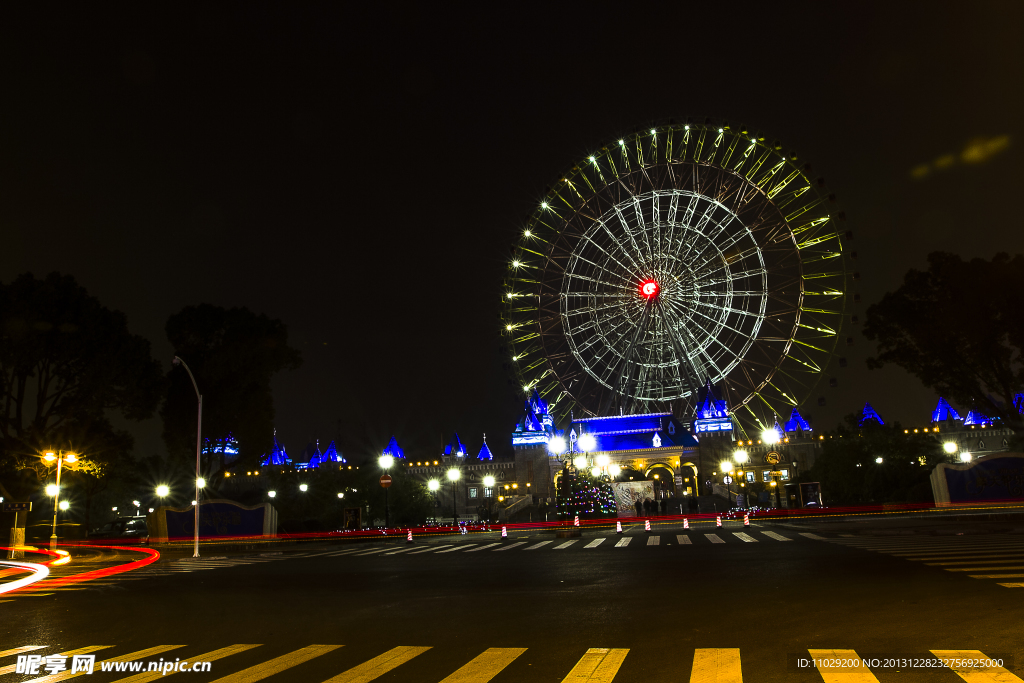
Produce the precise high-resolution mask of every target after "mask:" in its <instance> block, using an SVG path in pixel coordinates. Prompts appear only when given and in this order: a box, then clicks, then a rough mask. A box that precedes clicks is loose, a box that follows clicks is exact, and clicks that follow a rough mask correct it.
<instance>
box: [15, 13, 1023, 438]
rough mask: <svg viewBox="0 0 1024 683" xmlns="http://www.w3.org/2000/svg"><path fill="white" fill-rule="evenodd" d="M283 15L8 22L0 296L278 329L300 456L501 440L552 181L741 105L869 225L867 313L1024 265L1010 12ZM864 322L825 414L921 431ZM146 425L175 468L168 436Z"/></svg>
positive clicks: (921, 402) (161, 350)
mask: <svg viewBox="0 0 1024 683" xmlns="http://www.w3.org/2000/svg"><path fill="white" fill-rule="evenodd" d="M297 4H298V3H274V4H271V3H256V2H247V3H237V4H236V3H232V4H228V3H217V4H213V3H206V4H204V6H202V7H201V8H200V7H197V8H194V9H182V5H178V4H174V5H167V6H166V9H167V10H168V11H167V12H166V13H163V14H143V13H135V12H137V11H139V10H138V8H136V7H133V6H131V5H129V4H123V5H117V6H115V5H112V4H101V5H90V6H89V7H87V8H80V9H84V10H86V11H82V13H76V14H70V13H67V12H68V11H69V10H70V6H69V5H64V6H48V7H46V8H45V11H41V12H39V13H38V14H35V15H22V16H21V17H14V16H13V15H10V14H9V13H8V15H7V18H6V20H5V21H4V22H3V27H2V28H0V37H2V40H0V87H2V100H0V101H2V103H3V104H2V107H0V235H2V241H0V278H2V279H3V281H5V282H6V281H10V280H11V279H12V278H13V277H14V276H15V275H17V274H19V273H22V272H25V271H31V272H33V273H35V274H36V275H37V276H42V275H44V274H45V273H47V272H50V271H53V270H56V271H60V272H64V273H69V274H72V275H74V276H75V277H76V278H77V280H78V282H79V283H80V284H82V285H83V286H85V287H86V288H87V289H88V290H89V292H90V293H92V294H93V295H95V296H97V297H98V298H99V299H100V300H101V301H102V302H103V303H104V304H105V305H106V306H108V307H111V308H114V309H118V310H121V311H124V312H125V313H126V314H127V316H128V319H129V325H130V328H131V329H132V331H133V332H136V333H138V334H141V335H143V336H145V337H146V338H148V339H150V340H151V342H152V344H153V351H154V355H155V356H156V357H157V358H160V359H161V360H163V361H165V365H166V367H167V368H170V360H171V355H172V349H171V347H170V345H169V343H168V342H167V340H166V338H165V335H164V323H165V321H166V319H167V317H168V316H169V315H171V314H172V313H175V312H177V311H178V310H180V309H181V308H182V307H183V306H186V305H190V304H198V303H202V302H207V303H211V304H215V305H219V306H226V307H232V306H246V307H248V308H250V309H252V310H253V311H256V312H258V313H266V314H267V315H269V316H271V317H275V318H280V319H281V320H283V321H284V322H285V323H286V324H287V325H288V327H289V330H290V339H291V342H292V344H293V345H294V346H295V347H297V348H298V349H300V350H301V352H302V354H303V357H304V360H305V362H304V364H303V366H302V368H301V369H299V370H298V371H295V372H290V373H283V374H281V375H279V376H278V378H277V379H276V381H275V385H274V386H275V403H276V409H277V420H276V424H277V429H278V434H279V436H280V438H281V440H282V441H283V442H284V443H285V444H286V445H287V447H288V449H289V451H290V452H291V454H292V455H293V456H294V455H297V454H298V452H299V451H300V450H301V448H302V447H303V446H304V445H305V444H306V443H307V441H308V440H310V439H311V438H319V439H320V441H321V445H326V442H327V441H329V440H330V439H334V438H337V439H338V440H339V446H340V448H341V450H342V451H343V452H344V453H345V454H346V455H347V456H356V457H359V456H366V455H369V454H372V453H375V452H379V450H380V449H381V448H382V447H383V446H384V445H385V444H386V443H387V440H388V438H389V436H390V435H391V434H392V433H394V434H396V435H397V437H398V439H399V442H400V443H402V444H403V446H405V448H406V451H407V452H411V453H412V455H413V456H414V457H416V456H417V455H418V454H422V456H423V457H427V456H428V455H435V454H436V452H437V449H439V448H440V447H441V445H442V444H443V443H444V441H443V440H442V439H443V438H444V436H445V435H448V436H450V433H451V432H452V431H453V430H458V431H459V433H460V435H461V436H462V437H463V440H464V441H465V442H466V443H467V444H468V445H469V446H470V448H471V450H472V451H473V452H474V453H475V451H476V449H477V448H479V445H480V440H481V434H482V433H483V432H486V433H487V434H488V441H489V444H490V445H491V446H492V448H495V450H496V451H499V450H505V449H507V448H508V446H507V444H508V441H509V433H510V431H511V430H512V428H513V427H514V424H515V420H516V417H517V414H518V411H519V410H520V409H521V406H522V401H521V397H520V396H519V394H517V393H516V392H515V391H514V388H513V387H512V386H510V385H509V383H508V381H507V380H508V376H507V375H506V374H505V372H504V371H503V370H502V368H501V363H502V361H503V359H502V357H501V356H499V354H498V350H497V349H498V346H499V344H500V343H501V338H500V325H499V320H498V312H499V310H500V307H499V304H500V283H501V278H502V276H503V274H504V273H505V268H506V265H507V261H508V255H509V250H510V247H511V245H512V243H513V241H514V239H515V236H516V235H517V233H518V231H519V230H520V229H521V225H522V219H523V216H524V215H525V214H526V213H527V211H529V210H530V209H532V208H533V207H534V206H535V205H536V203H537V202H539V200H540V197H541V196H542V194H543V193H544V188H545V186H547V185H548V184H549V183H550V182H552V181H553V180H554V179H555V178H556V177H557V176H558V174H559V172H560V171H561V170H563V169H564V168H565V167H567V166H570V165H571V164H572V163H573V162H574V161H575V160H577V159H579V158H582V157H583V156H585V155H586V153H588V151H589V150H590V149H591V148H592V147H594V146H597V145H599V144H602V143H604V142H606V141H607V140H609V139H612V138H615V137H616V136H617V135H618V134H619V133H621V132H628V131H631V130H632V129H633V128H634V127H635V126H643V125H645V124H649V123H651V122H653V121H665V120H667V119H668V118H670V117H675V118H677V119H678V118H684V117H686V116H694V117H703V116H712V117H719V118H724V119H725V120H727V121H728V122H730V123H731V124H734V125H738V124H746V125H748V126H752V127H753V128H755V129H760V130H762V131H764V132H765V133H766V135H767V136H769V137H772V138H778V139H780V140H781V141H782V142H783V144H784V146H785V147H786V148H787V149H793V150H795V151H796V152H798V153H799V155H800V156H801V157H802V158H803V159H804V160H806V161H808V162H809V163H811V164H812V166H813V169H814V173H815V174H816V175H823V176H824V177H825V178H826V180H827V182H828V184H829V187H830V189H831V191H833V192H835V193H836V195H837V196H838V198H839V202H840V204H841V205H842V209H843V210H845V211H846V214H847V217H848V222H847V226H848V227H849V228H850V229H852V230H853V232H854V235H855V241H854V243H853V245H852V248H853V249H854V250H856V251H857V252H858V256H859V258H858V260H857V261H856V262H855V264H856V267H857V269H858V270H859V271H860V272H861V280H860V282H859V283H857V286H856V287H855V288H854V289H853V290H852V291H854V292H859V293H860V294H861V296H862V304H861V305H860V310H859V311H857V312H858V313H859V314H860V316H861V320H863V314H864V309H865V308H866V306H867V305H868V304H870V303H873V302H874V301H877V300H878V299H879V298H880V297H881V295H882V294H883V293H884V292H886V291H889V290H891V289H893V288H895V287H896V286H898V284H899V282H900V280H901V278H902V276H903V274H904V273H905V272H906V270H907V269H908V268H911V267H922V266H923V265H924V264H925V256H926V254H927V253H928V252H929V251H933V250H936V249H943V250H949V251H953V252H956V253H959V254H961V255H963V256H965V257H975V256H984V257H986V258H991V256H992V255H993V254H994V253H996V252H998V251H1009V252H1011V253H1017V252H1021V251H1024V219H1022V215H1024V211H1022V208H1021V205H1020V196H1021V188H1022V187H1024V170H1022V169H1024V163H1022V161H1024V159H1022V149H1024V145H1022V144H1021V142H1022V140H1024V131H1022V124H1024V42H1022V39H1021V35H1020V27H1021V26H1022V25H1024V5H1022V4H1021V3H1017V2H1005V3H994V2H972V3H956V4H951V3H943V4H942V5H940V4H938V3H914V4H913V6H911V3H882V4H878V5H875V6H873V7H871V6H869V5H867V4H864V3H857V4H855V5H854V4H847V5H845V7H844V9H843V10H841V11H837V10H835V9H828V8H829V7H831V5H829V4H821V3H799V4H789V5H785V4H783V3H771V4H770V5H767V6H770V8H771V9H770V12H768V13H765V14H763V15H759V14H756V13H751V12H749V11H746V10H745V9H744V8H743V6H742V5H739V4H735V3H731V4H730V3H726V4H721V3H663V4H650V5H640V4H637V3H620V4H602V3H579V4H569V3H546V4H541V5H526V4H511V5H509V4H502V5H498V6H495V5H487V4H485V3H477V4H466V5H461V6H457V5H453V4H443V3H422V4H420V5H398V4H393V3H387V4H385V3H367V6H369V5H371V4H372V5H373V9H367V8H366V7H363V8H361V9H358V10H356V9H354V8H355V7H356V4H355V3H330V4H327V5H323V6H316V5H311V4H305V3H304V4H302V5H301V6H300V7H296V5H297ZM761 6H765V5H764V4H762V5H761ZM494 7H500V9H492V8H494ZM787 7H788V9H786V8H787ZM940 7H945V8H946V9H940ZM80 9H79V8H76V9H75V12H78V11H80ZM964 286H970V284H969V283H965V284H964ZM981 294H983V293H979V295H981ZM949 324H950V325H969V324H971V312H970V311H963V312H962V314H961V315H960V316H958V317H952V318H951V319H950V321H949ZM852 334H853V335H854V336H855V338H856V343H855V345H854V346H853V347H849V348H848V347H846V346H845V344H842V345H841V346H840V349H841V351H842V353H843V354H844V355H846V356H847V357H848V358H849V359H850V363H849V367H847V368H846V369H844V370H841V371H838V373H839V374H837V375H836V376H837V377H838V379H839V388H837V389H829V388H828V386H827V383H823V384H819V387H818V388H817V389H816V390H815V392H814V395H813V396H810V397H808V398H809V399H810V404H811V405H810V406H809V407H808V408H807V409H806V411H807V412H809V413H811V414H812V415H813V419H814V424H815V426H816V427H818V428H819V429H820V428H830V427H832V426H834V425H835V424H836V422H837V420H838V419H839V418H840V417H841V416H842V415H843V414H845V413H848V412H851V411H853V410H856V409H858V408H859V407H860V406H862V405H863V403H864V401H865V400H868V401H870V402H871V403H872V404H873V405H874V406H875V407H876V408H877V410H878V411H879V413H881V415H882V416H883V417H884V418H886V419H896V420H900V421H902V422H904V423H905V424H909V425H911V426H913V425H916V424H921V423H923V422H924V421H925V420H927V416H928V414H929V411H930V410H931V408H932V407H933V406H934V403H935V400H936V397H935V396H934V395H932V394H931V392H929V391H928V390H926V389H925V388H924V387H922V386H921V385H920V384H919V383H918V382H917V381H916V380H915V379H913V378H911V377H909V376H908V375H907V374H906V373H904V372H903V371H901V370H898V369H886V370H883V371H871V372H869V371H867V370H866V369H865V366H864V358H866V357H867V356H868V355H869V354H870V352H871V350H872V349H871V347H870V345H869V343H868V342H867V341H866V340H865V339H864V338H863V337H862V336H861V335H860V331H859V329H858V328H856V327H854V328H852ZM844 336H845V334H844ZM186 360H187V359H186ZM197 379H198V381H199V382H200V384H201V383H202V378H197ZM818 395H825V396H827V400H828V405H827V407H825V408H819V407H818V406H817V404H816V400H815V399H816V397H817V396H818ZM130 428H131V429H132V431H133V433H134V434H135V435H136V437H137V444H136V446H137V451H138V452H139V453H143V454H150V453H153V452H161V451H163V450H164V446H163V443H162V441H161V439H160V423H159V420H158V419H153V420H150V421H149V422H147V423H144V424H141V425H131V427H130Z"/></svg>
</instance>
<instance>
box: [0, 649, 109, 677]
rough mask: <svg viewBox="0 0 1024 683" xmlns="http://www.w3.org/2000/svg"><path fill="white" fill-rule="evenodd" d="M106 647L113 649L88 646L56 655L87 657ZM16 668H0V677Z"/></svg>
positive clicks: (14, 665) (13, 666) (15, 665)
mask: <svg viewBox="0 0 1024 683" xmlns="http://www.w3.org/2000/svg"><path fill="white" fill-rule="evenodd" d="M108 647H114V646H113V645H90V646H89V647H80V648H78V649H76V650H67V651H65V652H58V653H57V654H58V655H59V656H61V657H74V656H75V655H87V654H89V653H90V652H96V651H97V650H105V649H107V648H108ZM17 668H18V665H17V664H11V665H10V666H4V667H0V676H3V675H4V674H9V673H13V672H14V671H16V670H17Z"/></svg>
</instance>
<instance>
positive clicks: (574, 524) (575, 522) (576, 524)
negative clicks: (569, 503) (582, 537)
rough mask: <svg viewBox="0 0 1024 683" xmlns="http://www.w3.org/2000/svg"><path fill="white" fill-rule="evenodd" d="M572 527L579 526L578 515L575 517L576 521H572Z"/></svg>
mask: <svg viewBox="0 0 1024 683" xmlns="http://www.w3.org/2000/svg"><path fill="white" fill-rule="evenodd" d="M572 525H573V526H579V525H580V516H579V515H576V519H575V520H574V521H573V523H572Z"/></svg>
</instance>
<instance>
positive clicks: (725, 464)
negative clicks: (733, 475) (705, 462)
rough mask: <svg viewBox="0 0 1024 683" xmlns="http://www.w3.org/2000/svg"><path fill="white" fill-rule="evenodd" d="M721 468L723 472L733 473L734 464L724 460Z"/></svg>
mask: <svg viewBox="0 0 1024 683" xmlns="http://www.w3.org/2000/svg"><path fill="white" fill-rule="evenodd" d="M719 467H720V468H721V470H722V471H723V472H731V471H732V463H731V462H729V461H728V460H723V461H722V462H721V463H719Z"/></svg>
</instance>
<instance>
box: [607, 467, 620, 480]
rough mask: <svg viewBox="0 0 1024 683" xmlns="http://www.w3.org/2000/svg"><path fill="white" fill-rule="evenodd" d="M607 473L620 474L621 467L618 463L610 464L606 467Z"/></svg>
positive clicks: (614, 475) (615, 475)
mask: <svg viewBox="0 0 1024 683" xmlns="http://www.w3.org/2000/svg"><path fill="white" fill-rule="evenodd" d="M608 473H609V474H611V475H612V476H613V477H617V476H619V475H620V474H622V468H621V467H619V466H618V465H611V466H609V467H608Z"/></svg>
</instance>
